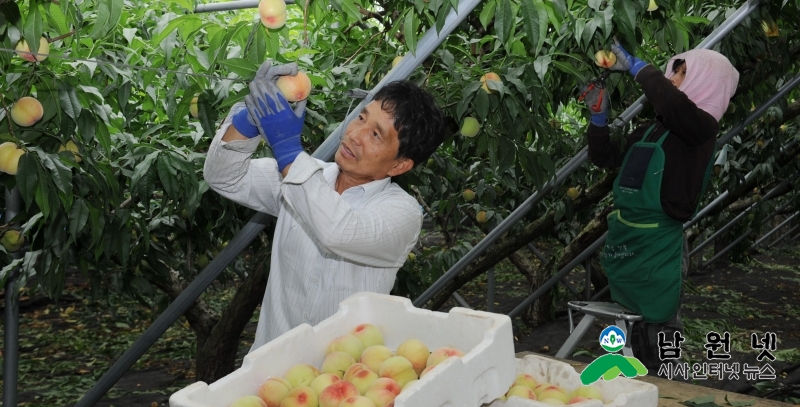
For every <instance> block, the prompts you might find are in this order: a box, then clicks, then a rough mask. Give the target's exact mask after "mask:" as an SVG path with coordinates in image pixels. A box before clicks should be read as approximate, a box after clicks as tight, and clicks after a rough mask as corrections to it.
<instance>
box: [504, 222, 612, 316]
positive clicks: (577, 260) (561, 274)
mask: <svg viewBox="0 0 800 407" xmlns="http://www.w3.org/2000/svg"><path fill="white" fill-rule="evenodd" d="M607 237H608V232H606V233H604V234H603V236H600V238H598V239H597V240H595V242H594V243H592V245H591V246H589V247H587V248H586V249H585V250H584V251H583V252H581V254H579V255H578V257H575V258H574V259H572V261H571V262H569V264H567V265H566V266H564V268H562V269H561V270H559V271H558V273H556V274H555V275H554V276H553V277H551V278H550V279H549V280H547V282H545V283H544V284H542V285H541V286H539V288H537V289H536V291H534V293H533V294H531V295H530V296H529V297H528V298H526V299H525V300H524V301H522V302H521V303H520V304H519V305H517V306H516V308H514V309H513V310H512V311H511V312H509V313H508V316H509V317H510V318H514V317H516V316H517V315H519V314H521V313H522V312H523V311H525V309H526V308H528V307H529V306H530V305H531V304H533V302H534V301H536V299H537V298H539V297H541V296H542V295H544V294H545V293H546V292H547V291H548V290H550V289H551V288H553V286H554V285H556V284H557V283H558V281H559V280H561V279H562V278H564V276H566V275H567V274H569V272H570V271H572V269H574V268H575V267H577V266H578V265H579V264H581V263H582V262H583V260H584V259H585V258H587V257H589V256H591V255H592V253H594V252H596V251H597V250H598V249H599V248H600V247H601V246H603V243H605V242H606V238H607Z"/></svg>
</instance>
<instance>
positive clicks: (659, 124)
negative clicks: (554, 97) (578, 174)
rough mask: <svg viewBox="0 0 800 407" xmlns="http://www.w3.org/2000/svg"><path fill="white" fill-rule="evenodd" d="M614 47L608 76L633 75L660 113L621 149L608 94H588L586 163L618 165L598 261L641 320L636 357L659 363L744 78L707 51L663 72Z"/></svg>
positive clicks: (674, 325)
mask: <svg viewBox="0 0 800 407" xmlns="http://www.w3.org/2000/svg"><path fill="white" fill-rule="evenodd" d="M611 50H612V52H613V53H614V54H615V56H616V57H617V61H616V63H615V64H614V65H613V66H612V67H611V68H610V69H611V70H618V71H628V72H630V74H631V75H633V77H634V79H635V80H636V82H638V83H639V84H640V85H641V86H642V89H643V90H644V94H645V96H647V99H648V100H649V101H650V103H652V104H653V107H654V109H655V111H656V114H657V116H656V118H655V119H653V120H651V121H650V122H648V123H646V124H645V125H643V126H640V127H638V128H636V129H635V130H634V131H632V132H631V133H630V134H628V135H627V136H626V137H624V138H621V139H620V140H619V142H615V141H614V140H612V139H611V138H610V137H609V134H610V133H609V128H608V119H607V112H608V104H609V102H608V94H607V93H606V92H605V90H604V89H601V88H600V87H594V88H592V89H588V87H587V88H584V92H586V90H587V89H588V90H589V91H588V92H586V94H585V96H584V101H585V102H586V104H587V105H588V106H589V109H590V112H591V123H590V124H589V129H588V131H587V133H588V138H589V158H590V159H591V160H592V162H593V163H594V164H595V165H597V166H598V167H609V168H616V167H620V168H621V169H620V172H619V175H618V176H617V178H616V180H615V181H614V189H613V196H614V208H613V211H612V212H611V214H610V215H609V216H608V238H607V240H606V244H605V247H604V249H603V253H602V255H601V264H602V265H603V268H604V269H605V271H606V274H607V275H608V280H609V286H610V288H611V298H612V299H613V300H614V301H615V302H617V303H619V304H621V305H622V306H624V307H626V308H628V309H630V310H632V311H634V312H636V313H638V314H640V315H642V316H643V317H644V322H645V324H639V329H634V332H633V333H632V335H631V337H630V338H629V341H631V343H632V344H633V348H634V351H635V355H636V356H637V357H638V358H639V359H640V360H642V362H643V363H645V365H648V364H649V365H651V366H653V365H655V364H657V363H658V348H657V342H656V341H657V335H658V332H659V331H664V332H665V340H666V341H669V342H672V341H673V337H675V336H674V335H675V334H674V332H675V331H681V330H682V329H683V326H682V323H681V321H680V317H679V315H678V311H679V308H680V298H681V295H682V290H681V288H682V280H683V276H684V273H685V270H682V268H683V267H685V266H683V265H682V259H683V255H682V254H685V250H686V248H685V247H684V235H683V223H684V222H686V221H688V220H690V219H691V218H692V217H693V216H694V214H695V213H696V211H697V208H698V204H699V202H700V198H701V197H702V195H703V192H704V191H705V187H706V183H707V182H708V179H709V175H710V170H711V167H712V159H713V156H714V152H715V144H716V136H717V133H718V132H719V120H720V118H721V117H722V114H723V113H724V112H725V111H726V110H727V108H728V103H729V101H730V98H731V97H732V96H733V94H734V92H735V91H736V86H737V83H738V81H739V73H738V72H737V71H736V69H735V68H734V67H733V65H731V63H730V61H728V59H727V58H726V57H725V56H723V55H721V54H719V53H717V52H715V51H711V50H704V49H696V50H692V51H688V52H685V53H682V54H679V55H676V56H674V57H672V58H671V59H670V60H669V63H668V64H667V70H666V74H663V73H661V72H660V71H659V70H658V69H657V68H655V67H653V66H652V65H650V64H648V63H647V62H644V61H642V60H640V59H638V58H636V57H634V56H632V55H631V54H629V53H628V52H627V51H625V49H623V48H622V46H620V45H619V43H618V42H616V41H615V44H614V45H612V47H611ZM682 252H683V253H682ZM678 338H679V337H675V340H679V339H678ZM676 345H678V346H679V344H676ZM637 348H638V351H637ZM647 362H650V363H647Z"/></svg>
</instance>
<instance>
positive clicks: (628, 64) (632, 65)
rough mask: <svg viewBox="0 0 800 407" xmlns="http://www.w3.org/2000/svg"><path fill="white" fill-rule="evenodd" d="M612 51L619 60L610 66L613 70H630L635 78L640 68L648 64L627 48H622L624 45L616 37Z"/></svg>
mask: <svg viewBox="0 0 800 407" xmlns="http://www.w3.org/2000/svg"><path fill="white" fill-rule="evenodd" d="M611 52H613V53H614V55H615V56H616V57H617V62H615V63H614V65H612V66H611V68H609V69H611V70H612V71H629V72H630V73H631V75H633V77H634V78H635V77H636V74H637V73H639V70H641V69H642V68H644V67H645V66H646V65H647V62H645V61H642V60H641V59H639V58H636V57H635V56H633V55H631V54H629V53H628V51H625V48H622V45H620V44H619V41H618V40H617V39H616V38H614V44H613V45H611Z"/></svg>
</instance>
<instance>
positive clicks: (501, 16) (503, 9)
mask: <svg viewBox="0 0 800 407" xmlns="http://www.w3.org/2000/svg"><path fill="white" fill-rule="evenodd" d="M526 2H527V0H523V3H526ZM513 28H514V16H513V13H512V11H511V2H510V1H500V5H499V9H498V10H497V14H495V16H494V29H495V33H496V34H497V40H498V41H500V42H501V43H505V42H506V39H507V36H508V35H509V34H510V32H512V30H513Z"/></svg>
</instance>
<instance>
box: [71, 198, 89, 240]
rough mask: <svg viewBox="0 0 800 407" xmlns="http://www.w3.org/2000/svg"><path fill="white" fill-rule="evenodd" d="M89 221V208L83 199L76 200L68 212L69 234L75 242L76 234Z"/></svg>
mask: <svg viewBox="0 0 800 407" xmlns="http://www.w3.org/2000/svg"><path fill="white" fill-rule="evenodd" d="M88 220H89V207H88V206H87V205H86V202H84V201H83V199H78V200H76V201H75V203H74V204H73V205H72V208H71V209H70V211H69V233H70V234H71V235H72V237H73V238H74V239H75V240H76V241H77V240H78V234H79V233H80V232H81V231H82V230H83V228H84V227H85V226H86V222H87V221H88Z"/></svg>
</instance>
